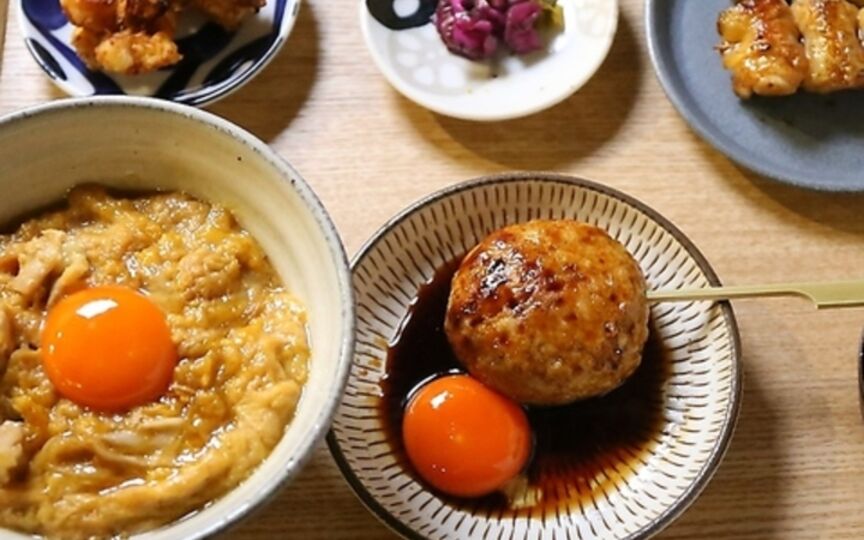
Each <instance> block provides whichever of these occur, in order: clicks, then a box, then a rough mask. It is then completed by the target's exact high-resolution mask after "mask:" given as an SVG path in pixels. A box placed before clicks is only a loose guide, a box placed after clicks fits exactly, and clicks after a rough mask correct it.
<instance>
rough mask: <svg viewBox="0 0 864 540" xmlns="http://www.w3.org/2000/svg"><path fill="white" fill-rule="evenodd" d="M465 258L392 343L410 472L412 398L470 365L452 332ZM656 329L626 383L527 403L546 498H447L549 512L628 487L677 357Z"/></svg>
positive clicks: (532, 478)
mask: <svg viewBox="0 0 864 540" xmlns="http://www.w3.org/2000/svg"><path fill="white" fill-rule="evenodd" d="M460 261H461V258H459V259H456V260H454V261H452V262H450V263H448V264H446V265H444V266H443V267H442V268H440V269H439V270H438V271H437V273H436V275H435V277H434V278H433V280H432V281H431V282H430V283H428V284H426V285H424V286H423V287H421V289H420V290H419V291H418V294H417V299H416V301H415V303H414V305H413V306H412V307H411V309H410V310H409V313H408V316H407V317H406V319H405V321H404V322H403V325H402V329H401V332H400V333H399V335H398V336H397V337H396V339H395V340H394V341H393V343H391V344H390V346H389V349H388V355H387V364H386V367H385V369H386V375H385V376H384V378H383V380H382V390H383V399H382V400H381V407H382V408H383V410H382V411H381V413H382V414H381V416H382V418H384V420H385V421H384V425H385V431H386V433H387V436H388V439H389V440H390V443H391V446H392V448H393V449H394V451H395V454H396V456H397V457H398V459H400V461H401V462H402V463H403V464H404V465H405V466H406V469H407V470H411V467H410V464H409V463H408V460H407V457H406V456H405V452H404V449H403V443H402V434H401V425H402V415H403V410H404V407H405V405H406V403H407V401H408V399H409V398H410V396H411V395H412V393H413V392H414V391H415V390H416V389H417V388H419V387H420V386H422V385H423V384H424V383H425V382H427V381H429V380H431V379H434V378H435V377H439V376H441V375H444V374H447V373H458V372H462V371H464V370H463V368H462V367H461V365H460V364H459V361H458V360H457V359H456V357H455V355H454V354H453V351H452V350H451V348H450V344H449V343H448V341H447V336H446V334H445V332H444V316H445V313H446V310H447V299H448V297H449V294H450V283H451V280H452V278H453V274H454V273H455V272H456V270H457V269H458V268H459V263H460ZM654 335H655V333H654V332H653V331H652V332H651V335H650V337H649V339H648V343H647V344H646V346H645V351H644V354H643V359H642V363H641V365H640V367H639V368H638V369H637V370H636V372H635V373H634V374H633V375H632V376H631V377H630V378H629V379H628V380H627V382H625V383H624V384H623V385H622V386H620V387H619V388H618V389H616V390H614V391H612V392H610V393H609V394H607V395H605V396H603V397H599V398H594V399H590V400H586V401H581V402H577V403H574V404H571V405H566V406H563V407H549V408H538V407H534V408H527V409H526V411H527V413H528V419H529V422H530V424H531V428H532V430H533V432H534V440H535V446H534V453H533V457H532V459H531V460H530V461H529V464H528V466H527V468H526V471H525V476H526V477H527V479H528V484H529V489H534V490H539V491H540V492H542V500H540V501H539V502H537V503H534V504H529V505H526V506H524V507H522V508H520V509H519V510H514V509H512V508H511V505H510V504H509V503H508V499H507V497H506V496H504V494H503V493H496V494H493V495H490V496H486V497H482V498H477V499H463V500H459V499H454V498H452V497H448V496H444V495H442V498H444V499H446V500H448V501H449V502H450V503H451V504H453V505H454V506H457V507H462V508H466V509H470V510H471V511H472V512H477V511H486V512H488V513H489V514H495V513H497V514H508V515H509V514H514V513H519V514H531V515H542V514H543V513H545V512H547V511H554V510H555V509H556V508H561V507H562V506H565V507H566V506H569V505H570V504H583V503H584V502H586V501H591V500H592V499H593V498H595V497H596V496H597V495H598V494H602V493H603V492H604V491H609V490H610V489H614V488H615V486H616V485H621V484H622V483H623V482H624V481H626V480H627V477H628V476H629V475H631V474H633V472H634V471H635V470H636V469H638V468H639V466H640V465H641V463H643V462H644V460H645V457H646V455H647V454H648V453H649V452H650V451H651V449H652V447H653V446H654V445H655V444H656V441H658V440H659V439H660V435H661V433H662V426H663V408H662V399H663V384H664V381H665V380H666V378H667V375H668V369H669V363H668V361H667V360H666V359H665V358H664V355H663V354H662V353H663V351H662V349H661V347H660V343H659V341H658V340H657V339H655V337H654ZM415 476H416V475H415ZM418 480H419V479H418Z"/></svg>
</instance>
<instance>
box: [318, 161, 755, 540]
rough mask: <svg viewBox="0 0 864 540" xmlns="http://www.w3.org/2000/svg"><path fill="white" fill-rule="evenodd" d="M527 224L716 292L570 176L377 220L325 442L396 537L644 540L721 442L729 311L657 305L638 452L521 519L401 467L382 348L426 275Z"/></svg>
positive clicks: (699, 477)
mask: <svg viewBox="0 0 864 540" xmlns="http://www.w3.org/2000/svg"><path fill="white" fill-rule="evenodd" d="M537 218H543V219H564V218H569V219H576V220H579V221H583V222H587V223H591V224H594V225H596V226H598V227H601V228H603V229H605V230H606V231H607V232H608V233H609V234H610V235H611V236H612V237H614V238H616V239H617V240H619V241H620V242H621V243H622V244H624V245H625V246H626V247H627V249H628V250H629V251H630V252H631V253H632V254H633V256H634V257H635V258H636V260H637V261H638V262H639V264H640V266H641V267H642V270H643V272H644V273H645V276H646V279H647V281H648V285H649V287H650V288H675V287H684V286H707V285H718V284H719V281H718V279H717V277H716V275H715V274H714V272H713V270H712V269H711V267H710V265H709V264H708V262H707V261H706V260H705V258H704V257H703V256H702V255H701V254H700V253H699V251H698V250H697V249H696V247H695V246H693V244H692V243H691V242H690V241H689V240H688V239H687V238H686V237H685V236H684V234H683V233H682V232H681V231H679V230H678V229H677V228H675V226H674V225H672V224H671V223H670V222H669V221H667V220H666V219H664V218H663V217H661V216H660V215H659V214H657V213H656V212H654V211H653V210H651V209H650V208H648V207H647V206H645V205H644V204H642V203H640V202H638V201H636V200H634V199H633V198H631V197H628V196H626V195H624V194H622V193H619V192H616V191H614V190H612V189H610V188H607V187H604V186H601V185H599V184H595V183H592V182H588V181H585V180H580V179H575V178H571V177H565V176H559V175H549V174H516V175H503V176H497V177H492V178H486V179H481V180H477V181H472V182H468V183H466V184H461V185H457V186H454V187H451V188H448V189H446V190H444V191H441V192H439V193H436V194H434V195H431V196H430V197H428V198H426V199H423V200H421V201H419V202H418V203H416V204H414V205H413V206H411V207H410V208H408V209H407V210H405V211H404V212H403V213H401V214H399V215H398V216H396V217H395V218H393V219H392V220H391V221H390V222H388V223H387V224H386V225H385V226H384V227H383V228H382V229H381V230H380V231H379V232H378V233H377V234H376V235H375V236H374V237H373V238H372V239H371V240H370V241H369V242H368V243H367V244H366V246H365V247H364V248H363V249H362V250H361V251H360V253H359V254H358V255H357V257H356V258H355V260H354V263H353V285H354V290H355V295H356V301H357V317H358V321H357V323H358V324H357V334H356V352H355V355H354V362H353V366H352V369H351V373H350V375H349V380H348V386H347V389H346V395H345V397H344V399H343V402H342V405H341V406H340V408H339V410H338V411H337V414H336V416H335V420H334V423H333V426H332V430H331V433H330V435H329V438H328V442H329V444H330V449H331V451H332V453H333V455H334V457H335V458H336V461H337V463H338V464H339V466H340V468H341V470H342V472H343V473H344V475H345V477H346V479H347V480H348V482H349V484H350V485H351V487H352V488H353V489H354V491H355V492H356V493H357V494H358V496H359V497H360V499H361V500H362V501H363V503H364V504H365V505H366V506H367V507H368V508H369V509H370V510H371V511H372V512H373V513H375V515H377V516H378V517H379V518H380V519H381V520H383V521H384V522H385V523H386V524H387V525H389V526H390V527H392V528H393V529H394V530H395V531H396V532H398V533H400V534H401V535H403V536H405V537H407V538H432V539H445V538H467V539H475V538H476V539H483V540H486V539H490V540H491V539H497V538H510V539H522V538H526V539H527V538H530V539H535V538H536V539H552V538H561V539H565V538H566V539H568V540H569V539H586V540H587V539H591V538H596V539H604V540H609V539H617V538H628V539H629V538H647V537H650V536H652V535H654V534H656V533H657V532H659V531H660V530H662V529H663V528H664V527H665V526H666V525H668V524H669V523H670V522H671V521H672V520H673V519H675V518H676V517H677V516H678V515H680V514H681V513H682V512H683V511H684V510H685V509H686V508H687V507H688V506H689V505H690V504H691V503H692V502H693V501H694V500H695V499H696V497H697V496H698V495H699V493H700V492H701V491H702V489H703V488H704V487H705V485H706V484H707V483H708V481H709V480H710V478H711V476H712V474H713V473H714V471H715V470H716V468H717V467H718V465H719V464H720V461H721V459H722V457H723V455H724V452H725V450H726V447H727V446H728V444H729V441H730V439H731V436H732V433H733V430H734V426H735V422H736V419H737V414H738V405H739V401H740V396H741V373H742V369H741V365H740V342H739V337H738V330H737V326H736V322H735V317H734V314H733V312H732V309H731V307H730V306H729V305H728V304H726V303H711V302H691V303H677V304H671V303H670V304H656V305H653V306H652V308H651V319H652V332H653V333H654V337H653V339H654V340H655V341H656V342H657V343H659V346H660V347H661V348H662V349H663V353H664V355H663V357H664V358H665V359H666V360H664V361H665V362H667V363H668V365H667V366H665V367H664V369H665V371H664V373H665V375H664V376H663V377H664V378H663V380H662V381H661V382H660V384H659V386H658V387H657V388H658V390H657V394H658V395H657V396H656V399H652V400H651V401H650V403H652V404H653V405H651V406H654V407H656V408H657V413H658V416H657V417H658V418H660V419H661V420H660V427H659V428H658V430H657V432H656V434H655V435H654V436H652V437H650V438H648V439H645V440H644V441H643V442H641V443H640V444H639V447H638V448H631V449H628V451H627V452H624V453H619V454H616V455H615V456H613V457H612V458H608V459H606V458H604V459H605V461H604V462H603V463H602V464H601V465H600V466H598V467H597V468H596V472H593V473H591V474H592V475H593V476H592V477H591V478H588V479H587V481H585V482H580V483H579V484H578V485H559V486H557V488H556V489H555V493H551V492H550V493H545V494H543V496H544V501H545V502H544V504H543V505H542V507H538V508H536V509H534V510H530V509H529V510H527V511H519V512H513V513H507V512H490V511H486V510H484V511H477V510H475V509H472V507H471V505H470V504H469V505H465V504H456V503H454V501H452V500H450V499H447V498H445V497H441V496H439V495H438V494H436V493H435V492H434V491H432V490H430V489H428V488H427V487H426V486H425V485H424V483H423V482H422V481H421V480H419V479H418V477H417V476H416V475H415V474H414V473H413V471H412V470H411V469H410V467H409V466H407V465H406V463H407V460H406V459H405V458H404V450H403V449H402V448H401V441H398V440H395V439H394V438H393V437H389V436H388V433H387V432H386V428H385V424H384V423H383V422H382V418H381V413H380V411H381V409H382V407H381V399H382V397H381V396H382V387H381V382H382V377H383V376H384V375H385V369H386V358H387V347H388V343H390V342H392V341H393V339H394V338H395V337H396V336H397V335H398V333H399V331H400V328H401V327H402V324H403V320H404V319H405V317H406V315H407V313H408V310H409V307H410V305H411V304H412V303H413V302H414V300H415V297H414V295H415V293H416V291H418V290H419V289H420V288H421V287H422V286H423V285H424V284H426V283H428V282H429V281H430V280H431V279H432V277H433V276H434V274H435V271H436V269H438V268H440V267H442V266H444V265H445V264H447V263H448V262H449V261H452V260H454V259H455V258H458V257H460V256H461V255H463V254H464V253H466V252H467V251H469V250H470V249H471V248H472V247H473V246H474V245H475V244H477V243H478V242H479V241H480V240H481V239H482V238H483V237H484V236H486V235H487V234H488V233H490V232H492V231H493V230H496V229H498V228H501V227H504V226H506V225H510V224H514V223H520V222H525V221H528V220H531V219H537ZM576 436H590V434H576ZM565 484H566V481H565Z"/></svg>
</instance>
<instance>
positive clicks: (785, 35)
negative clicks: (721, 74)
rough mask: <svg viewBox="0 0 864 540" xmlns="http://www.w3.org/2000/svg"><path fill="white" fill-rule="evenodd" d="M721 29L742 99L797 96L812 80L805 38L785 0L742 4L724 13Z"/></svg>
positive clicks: (725, 59)
mask: <svg viewBox="0 0 864 540" xmlns="http://www.w3.org/2000/svg"><path fill="white" fill-rule="evenodd" d="M717 30H718V31H719V32H720V35H721V36H722V38H723V43H721V44H720V47H719V50H720V52H721V54H722V55H723V65H724V66H725V67H726V69H728V70H729V71H731V72H732V88H733V89H734V90H735V93H736V94H738V96H740V97H742V98H749V97H750V96H752V95H753V94H758V95H762V96H786V95H790V94H794V93H795V92H796V91H797V90H798V87H799V86H800V85H801V83H802V81H803V80H804V79H805V77H806V76H807V58H806V56H805V54H804V47H803V46H802V45H801V43H800V38H801V34H800V33H799V31H798V28H796V26H795V20H794V19H793V17H792V12H791V11H790V9H789V5H788V4H787V3H786V1H785V0H740V1H739V2H738V3H737V4H736V5H735V6H733V7H731V8H729V9H727V10H725V11H723V12H722V13H721V14H720V17H719V19H718V20H717Z"/></svg>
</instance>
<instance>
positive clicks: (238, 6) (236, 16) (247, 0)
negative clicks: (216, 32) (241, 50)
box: [192, 0, 267, 30]
mask: <svg viewBox="0 0 864 540" xmlns="http://www.w3.org/2000/svg"><path fill="white" fill-rule="evenodd" d="M266 3H267V0H192V5H193V6H195V7H196V8H198V9H199V10H201V12H202V13H204V14H205V15H207V16H208V17H210V18H211V19H213V20H214V21H216V22H217V23H218V24H219V25H221V26H223V27H225V28H227V29H229V30H233V29H234V28H237V27H238V26H239V25H240V23H241V22H243V19H244V18H245V17H246V16H247V15H250V14H251V13H254V12H255V11H257V10H259V9H260V8H262V7H264V4H266Z"/></svg>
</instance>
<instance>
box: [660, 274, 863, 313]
mask: <svg viewBox="0 0 864 540" xmlns="http://www.w3.org/2000/svg"><path fill="white" fill-rule="evenodd" d="M768 296H798V297H803V298H807V299H809V300H810V301H812V302H813V303H814V304H816V307H817V308H819V309H827V308H838V307H855V306H864V280H858V281H836V282H828V283H783V284H777V285H745V286H735V287H706V288H695V289H670V290H659V291H649V292H648V300H649V301H650V302H684V301H696V300H734V299H737V298H760V297H768Z"/></svg>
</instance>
